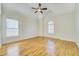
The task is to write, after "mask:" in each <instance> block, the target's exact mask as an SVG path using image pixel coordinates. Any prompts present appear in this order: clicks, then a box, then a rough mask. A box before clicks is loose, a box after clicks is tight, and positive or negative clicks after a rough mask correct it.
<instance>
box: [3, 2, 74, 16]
mask: <svg viewBox="0 0 79 59" xmlns="http://www.w3.org/2000/svg"><path fill="white" fill-rule="evenodd" d="M4 6H5V7H6V8H7V10H16V11H18V12H20V13H23V14H28V13H30V12H31V13H33V12H34V10H32V9H31V7H37V6H38V5H37V3H16V4H15V3H13V4H11V3H9V4H4ZM42 7H47V8H48V11H52V12H53V13H54V14H58V15H59V14H64V13H70V12H73V11H74V10H75V3H43V4H42Z"/></svg>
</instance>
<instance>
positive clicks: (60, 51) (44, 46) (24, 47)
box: [0, 37, 79, 56]
mask: <svg viewBox="0 0 79 59" xmlns="http://www.w3.org/2000/svg"><path fill="white" fill-rule="evenodd" d="M13 45H17V46H19V55H20V56H54V55H55V56H79V48H78V46H77V45H76V43H75V42H71V41H64V40H60V39H56V38H48V37H35V38H31V39H25V40H21V41H17V42H12V43H9V44H4V45H3V48H2V49H0V55H6V54H7V49H8V48H9V47H11V46H13Z"/></svg>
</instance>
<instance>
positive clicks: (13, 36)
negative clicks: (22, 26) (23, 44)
mask: <svg viewBox="0 0 79 59" xmlns="http://www.w3.org/2000/svg"><path fill="white" fill-rule="evenodd" d="M7 19H11V20H16V21H17V28H9V27H8V26H7ZM5 22H6V33H5V34H6V35H5V36H6V37H18V36H19V20H17V19H13V18H6V21H5ZM8 29H16V30H17V35H8V31H7V30H8Z"/></svg>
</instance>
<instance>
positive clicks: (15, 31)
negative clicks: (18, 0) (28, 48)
mask: <svg viewBox="0 0 79 59" xmlns="http://www.w3.org/2000/svg"><path fill="white" fill-rule="evenodd" d="M18 26H19V23H18V20H14V19H6V36H7V37H11V36H18V35H19V28H18Z"/></svg>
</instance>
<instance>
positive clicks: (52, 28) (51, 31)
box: [48, 21, 54, 34]
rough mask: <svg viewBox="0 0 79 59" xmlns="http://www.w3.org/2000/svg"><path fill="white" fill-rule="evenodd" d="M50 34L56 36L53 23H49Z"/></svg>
mask: <svg viewBox="0 0 79 59" xmlns="http://www.w3.org/2000/svg"><path fill="white" fill-rule="evenodd" d="M48 33H50V34H54V22H53V21H49V22H48Z"/></svg>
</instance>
